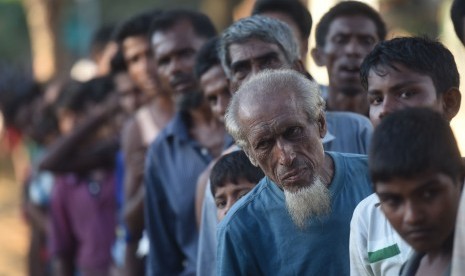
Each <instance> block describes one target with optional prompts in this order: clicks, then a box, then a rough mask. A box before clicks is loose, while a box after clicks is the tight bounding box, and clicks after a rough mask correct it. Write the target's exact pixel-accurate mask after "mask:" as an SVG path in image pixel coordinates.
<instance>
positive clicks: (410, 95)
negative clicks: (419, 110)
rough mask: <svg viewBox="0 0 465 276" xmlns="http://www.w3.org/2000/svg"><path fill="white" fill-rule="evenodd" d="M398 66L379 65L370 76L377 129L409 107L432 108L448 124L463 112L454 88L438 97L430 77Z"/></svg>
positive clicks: (372, 115) (370, 97) (374, 122)
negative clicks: (385, 119) (385, 120)
mask: <svg viewBox="0 0 465 276" xmlns="http://www.w3.org/2000/svg"><path fill="white" fill-rule="evenodd" d="M393 66H394V67H395V69H394V68H392V67H388V66H378V67H377V68H376V69H375V70H374V69H371V70H370V72H369V75H368V100H369V103H370V120H371V122H372V123H373V125H374V126H375V127H376V126H377V125H379V124H380V122H381V120H382V119H383V118H384V117H385V116H386V115H388V114H389V113H391V112H395V111H397V110H401V109H404V108H408V107H430V108H432V109H434V110H436V111H438V112H440V113H441V114H442V115H443V116H444V118H445V119H446V120H448V121H450V120H452V118H454V117H455V115H456V114H457V113H458V111H459V109H460V101H461V94H460V91H459V90H458V88H456V87H451V88H449V89H448V90H447V91H443V92H442V93H440V94H439V95H438V94H437V91H436V88H435V86H434V83H433V80H432V79H431V77H430V76H428V75H424V74H420V73H418V72H415V71H413V70H410V69H408V68H407V67H405V66H404V65H402V64H398V63H394V64H393Z"/></svg>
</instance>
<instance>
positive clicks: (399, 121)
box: [368, 108, 463, 188]
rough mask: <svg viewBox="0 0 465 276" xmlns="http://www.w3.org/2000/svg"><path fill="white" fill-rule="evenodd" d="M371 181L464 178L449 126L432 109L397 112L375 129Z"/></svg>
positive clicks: (374, 182) (371, 149) (370, 167)
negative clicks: (441, 176)
mask: <svg viewBox="0 0 465 276" xmlns="http://www.w3.org/2000/svg"><path fill="white" fill-rule="evenodd" d="M368 164H369V169H370V175H371V180H372V182H373V184H374V185H375V188H376V183H377V182H379V181H389V180H391V179H393V178H397V177H400V178H411V177H415V176H418V175H420V174H423V173H425V172H432V173H439V172H440V173H444V174H446V175H448V176H450V177H451V178H452V179H454V180H456V179H457V178H461V177H463V165H462V160H461V158H460V152H459V149H458V147H457V142H456V141H455V138H454V134H453V133H452V130H451V128H450V126H449V123H448V122H447V121H446V120H445V119H444V118H443V117H442V116H441V115H440V114H439V113H438V112H436V111H433V110H432V109H430V108H407V109H404V110H400V111H397V112H394V113H392V114H390V115H389V116H387V117H386V118H385V119H383V120H382V121H381V124H380V125H379V126H378V127H377V128H376V129H375V132H374V134H373V138H372V141H371V146H370V152H369V156H368Z"/></svg>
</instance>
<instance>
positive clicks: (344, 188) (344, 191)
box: [217, 152, 373, 276]
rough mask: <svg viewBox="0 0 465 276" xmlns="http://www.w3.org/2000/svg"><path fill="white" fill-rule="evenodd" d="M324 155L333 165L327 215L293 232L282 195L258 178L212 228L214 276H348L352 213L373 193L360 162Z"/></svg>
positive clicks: (350, 156) (350, 157)
mask: <svg viewBox="0 0 465 276" xmlns="http://www.w3.org/2000/svg"><path fill="white" fill-rule="evenodd" d="M327 154H328V155H329V156H331V157H332V159H333V160H334V177H333V180H332V182H331V184H330V186H329V190H330V194H331V213H330V214H328V215H326V216H323V217H319V218H314V219H311V220H309V221H308V225H307V228H306V229H305V230H299V229H298V228H297V227H296V226H295V225H294V223H293V222H292V220H291V218H290V216H289V214H288V212H287V209H286V205H285V200H284V192H283V191H282V190H281V189H280V188H279V187H278V186H277V185H276V184H275V183H273V182H272V181H271V180H270V179H268V178H264V179H263V180H262V181H260V183H259V184H258V185H257V186H256V187H255V188H254V189H253V190H252V191H251V192H250V193H249V194H247V195H246V196H244V197H243V198H242V199H241V200H240V201H238V202H237V203H236V204H235V205H234V206H233V208H232V209H231V210H230V211H229V212H228V214H227V216H226V217H225V218H224V219H223V221H222V222H221V223H220V225H219V226H218V233H217V234H218V250H217V254H218V256H217V275H325V276H328V275H338V276H339V275H349V232H350V220H351V218H352V213H353V210H354V209H355V207H356V206H357V204H358V203H359V202H360V201H361V200H362V199H364V198H365V197H367V196H368V195H370V194H371V193H372V192H373V191H372V188H371V184H370V180H369V175H368V166H367V158H366V156H363V155H355V154H344V153H334V152H327Z"/></svg>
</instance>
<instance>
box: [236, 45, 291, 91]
mask: <svg viewBox="0 0 465 276" xmlns="http://www.w3.org/2000/svg"><path fill="white" fill-rule="evenodd" d="M229 55H230V61H231V66H230V68H231V78H230V80H229V81H230V90H231V92H232V93H234V91H237V89H238V88H239V86H240V85H241V84H242V83H243V82H245V81H246V80H248V79H249V78H250V77H251V76H253V75H256V74H257V73H259V72H261V71H263V70H265V69H286V68H288V69H290V68H292V66H293V65H292V64H290V63H289V61H287V60H286V57H285V56H284V53H283V52H282V51H281V49H280V48H279V46H278V45H276V44H273V43H268V42H264V41H261V40H259V39H256V38H253V39H249V40H248V41H246V42H244V43H241V44H232V45H230V46H229Z"/></svg>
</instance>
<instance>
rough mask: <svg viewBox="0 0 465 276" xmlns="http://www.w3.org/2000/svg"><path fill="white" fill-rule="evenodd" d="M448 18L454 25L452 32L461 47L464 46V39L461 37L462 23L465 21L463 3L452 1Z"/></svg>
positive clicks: (464, 4)
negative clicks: (453, 31) (460, 43)
mask: <svg viewBox="0 0 465 276" xmlns="http://www.w3.org/2000/svg"><path fill="white" fill-rule="evenodd" d="M450 18H451V19H452V23H453V24H454V30H455V34H456V35H457V37H458V38H459V39H460V41H461V42H462V44H463V45H465V37H463V23H464V19H465V1H464V0H454V2H453V3H452V7H451V9H450Z"/></svg>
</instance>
